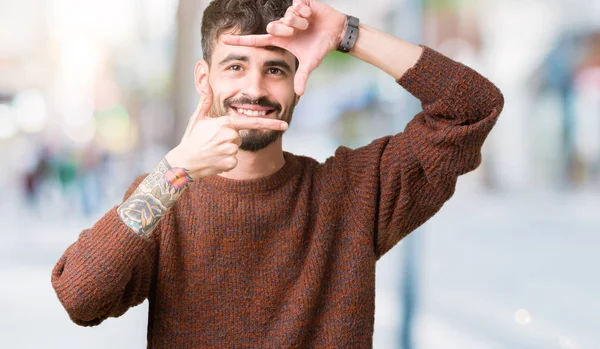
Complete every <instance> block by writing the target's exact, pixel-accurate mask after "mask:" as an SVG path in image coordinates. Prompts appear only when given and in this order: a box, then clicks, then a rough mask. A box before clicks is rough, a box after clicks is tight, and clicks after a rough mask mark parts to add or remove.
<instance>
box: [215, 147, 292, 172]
mask: <svg viewBox="0 0 600 349" xmlns="http://www.w3.org/2000/svg"><path fill="white" fill-rule="evenodd" d="M237 159H238V164H237V166H236V167H235V168H234V169H233V170H231V171H228V172H224V173H221V174H219V176H221V177H224V178H229V179H236V180H248V179H257V178H262V177H266V176H270V175H272V174H273V173H275V172H277V171H279V170H280V169H281V168H282V167H283V165H284V164H285V159H284V157H283V147H282V143H281V137H279V139H277V141H275V142H273V143H272V144H271V145H269V146H268V147H266V148H264V149H261V150H259V151H257V152H250V151H243V150H240V151H239V152H238V154H237Z"/></svg>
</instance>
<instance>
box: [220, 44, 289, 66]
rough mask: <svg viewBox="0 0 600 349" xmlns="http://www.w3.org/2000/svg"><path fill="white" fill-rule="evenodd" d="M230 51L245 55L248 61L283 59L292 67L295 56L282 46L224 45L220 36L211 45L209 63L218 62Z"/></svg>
mask: <svg viewBox="0 0 600 349" xmlns="http://www.w3.org/2000/svg"><path fill="white" fill-rule="evenodd" d="M232 53H234V54H236V55H240V56H247V57H248V60H249V63H262V62H264V61H268V60H273V59H283V60H285V61H286V62H287V63H288V64H289V65H290V67H294V65H295V63H294V62H295V56H294V55H293V54H292V53H291V52H289V51H287V50H284V49H282V48H279V47H274V46H268V47H247V46H231V45H225V44H224V43H223V42H222V41H221V40H220V37H219V38H218V39H217V41H216V43H215V45H214V46H213V51H212V57H211V65H213V64H218V63H219V62H220V61H221V60H222V59H224V58H225V57H227V56H228V55H230V54H232Z"/></svg>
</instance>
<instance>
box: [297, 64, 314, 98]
mask: <svg viewBox="0 0 600 349" xmlns="http://www.w3.org/2000/svg"><path fill="white" fill-rule="evenodd" d="M310 72H311V69H310V68H309V67H307V66H306V65H305V64H302V63H300V66H299V67H298V70H297V71H296V75H295V77H294V91H296V94H297V95H298V96H302V95H303V94H304V90H305V89H306V82H307V81H308V76H309V75H310Z"/></svg>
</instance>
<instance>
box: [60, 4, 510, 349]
mask: <svg viewBox="0 0 600 349" xmlns="http://www.w3.org/2000/svg"><path fill="white" fill-rule="evenodd" d="M266 24H268V25H266ZM238 34H241V35H238ZM202 35H203V37H202V46H203V47H202V48H203V52H204V60H201V61H200V62H198V64H197V65H196V69H195V81H196V89H197V90H198V93H199V94H200V103H199V105H198V108H197V109H196V111H195V112H194V114H193V116H192V117H191V119H190V122H189V125H188V128H187V130H186V131H185V134H184V136H183V139H182V141H181V143H180V144H179V145H178V146H177V147H175V148H174V149H172V150H171V151H170V152H169V153H168V154H167V155H166V156H165V158H164V159H163V160H162V161H161V162H160V163H159V165H158V166H157V167H156V168H155V169H154V170H153V171H152V172H151V173H150V174H149V175H147V176H141V177H139V178H138V179H137V180H136V181H135V183H133V185H132V186H131V187H130V188H129V190H128V192H127V193H126V194H125V201H124V202H123V203H122V204H121V205H119V206H117V207H115V208H114V209H112V210H110V211H109V212H108V213H106V215H105V216H104V217H102V218H101V219H100V220H99V221H98V222H97V223H96V224H95V225H94V226H93V227H92V228H90V229H87V230H85V231H83V233H82V234H81V235H80V237H79V239H78V241H76V242H75V243H74V244H73V245H71V246H70V247H69V248H68V249H67V251H66V252H65V254H64V255H63V256H62V258H61V259H60V260H59V262H58V263H57V265H56V267H55V268H54V270H53V273H52V284H53V286H54V288H55V290H56V293H57V295H58V298H59V300H60V301H61V302H62V304H63V305H64V307H65V308H66V310H67V312H68V314H69V316H70V317H71V319H72V320H73V321H74V322H75V323H77V324H79V325H83V326H93V325H98V324H100V323H101V322H102V321H104V320H105V319H106V318H108V317H117V316H120V315H122V314H123V313H125V311H127V309H128V308H130V307H132V306H135V305H137V304H140V303H141V302H143V301H144V300H145V299H146V298H148V300H149V304H150V311H149V321H148V347H150V348H370V347H371V346H372V335H373V322H374V321H373V320H374V304H375V302H374V298H375V264H376V261H377V260H378V259H379V258H380V257H381V256H382V255H383V254H385V253H386V252H387V251H389V250H390V249H391V248H392V247H393V246H394V245H395V244H396V243H398V241H399V240H400V239H402V238H403V237H404V236H406V235H407V234H408V233H410V232H411V231H413V230H414V229H415V228H417V227H418V226H419V225H421V224H422V223H423V222H425V221H426V220H427V219H429V218H430V217H431V216H432V215H433V214H435V213H436V212H437V211H438V210H439V209H440V208H441V206H442V205H443V203H444V202H445V201H446V200H448V199H449V198H450V197H451V196H452V194H453V192H454V188H455V184H456V179H457V177H458V176H459V175H461V174H463V173H465V172H468V171H471V170H473V169H475V168H476V167H477V166H478V165H479V163H480V160H481V157H480V156H481V155H480V150H481V146H482V144H483V141H484V139H485V138H486V136H487V134H488V133H489V131H490V129H491V128H492V126H493V125H494V123H495V122H496V119H497V117H498V115H499V114H500V111H501V110H502V107H503V97H502V94H501V93H500V91H499V90H498V89H497V88H496V87H495V86H494V85H493V84H492V83H491V82H489V81H488V80H487V79H485V78H484V77H482V76H481V75H479V74H478V73H477V72H475V71H473V70H472V69H470V68H468V67H466V66H464V65H462V64H460V63H457V62H455V61H453V60H451V59H449V58H447V57H445V56H443V55H441V54H440V53H438V52H436V51H434V50H432V49H430V48H428V47H425V46H416V45H412V44H410V43H408V42H406V41H404V40H401V39H399V38H395V37H392V36H390V35H387V34H385V33H382V32H380V31H378V30H376V29H374V28H371V27H369V26H367V25H363V24H360V25H357V23H356V19H355V18H353V17H347V16H346V15H344V14H343V13H341V12H339V11H337V10H335V9H333V8H331V7H329V6H327V5H325V4H322V3H319V2H317V1H309V0H295V1H294V2H293V4H292V3H291V0H289V1H280V0H215V1H213V2H212V3H211V4H210V5H209V7H208V8H207V9H206V11H205V12H204V16H203V23H202ZM336 48H339V49H340V50H341V51H344V52H348V53H349V54H351V55H353V56H355V57H356V58H359V59H361V60H363V61H365V62H367V63H370V64H373V65H375V66H377V67H378V68H380V69H382V70H383V71H385V72H387V73H388V74H389V75H390V76H391V77H392V78H394V79H396V80H397V81H398V83H399V84H400V85H401V86H403V87H404V88H406V89H407V90H408V91H409V92H411V93H412V94H413V95H414V96H416V97H417V98H419V99H420V100H421V102H422V106H423V111H422V112H420V113H419V114H417V115H416V116H415V118H414V119H413V120H412V121H411V122H410V123H409V124H408V125H407V127H406V130H405V131H404V132H403V133H400V134H396V135H393V136H387V137H383V138H381V139H377V140H374V141H373V142H372V143H371V144H369V145H367V146H364V147H361V148H358V149H356V150H351V149H348V148H346V147H340V148H339V149H338V150H337V151H336V152H335V155H334V156H332V157H331V158H329V159H328V160H327V161H326V162H325V163H323V164H320V163H317V162H316V161H315V160H313V159H311V158H308V157H303V156H296V155H293V154H290V153H287V152H284V151H283V150H282V143H281V135H282V133H283V131H284V130H285V129H286V128H287V125H288V123H289V122H290V121H291V119H292V113H293V110H294V106H295V105H296V104H297V103H298V101H299V99H300V96H301V95H302V93H303V92H304V88H305V84H306V81H307V79H308V76H309V74H310V73H311V71H312V70H314V69H315V68H316V67H317V66H318V65H319V63H320V62H321V60H322V59H323V58H324V57H325V56H326V55H327V53H329V52H330V51H332V50H334V49H336Z"/></svg>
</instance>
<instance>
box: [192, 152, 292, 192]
mask: <svg viewBox="0 0 600 349" xmlns="http://www.w3.org/2000/svg"><path fill="white" fill-rule="evenodd" d="M283 157H284V159H285V164H284V165H283V167H282V168H280V169H279V170H278V171H277V172H275V173H273V174H271V175H269V176H266V177H262V178H257V179H247V180H239V179H230V178H225V177H222V176H218V175H214V176H209V177H205V178H203V179H202V180H201V181H198V182H199V184H200V186H202V187H204V189H211V190H215V191H227V192H237V193H262V192H267V191H270V190H273V189H276V188H278V187H281V186H282V185H284V184H285V183H286V182H288V181H289V180H290V179H292V178H293V177H294V176H296V175H297V174H298V172H299V171H297V169H298V167H299V166H298V165H299V160H298V158H297V157H296V156H295V155H294V154H292V153H288V152H286V151H284V152H283Z"/></svg>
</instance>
